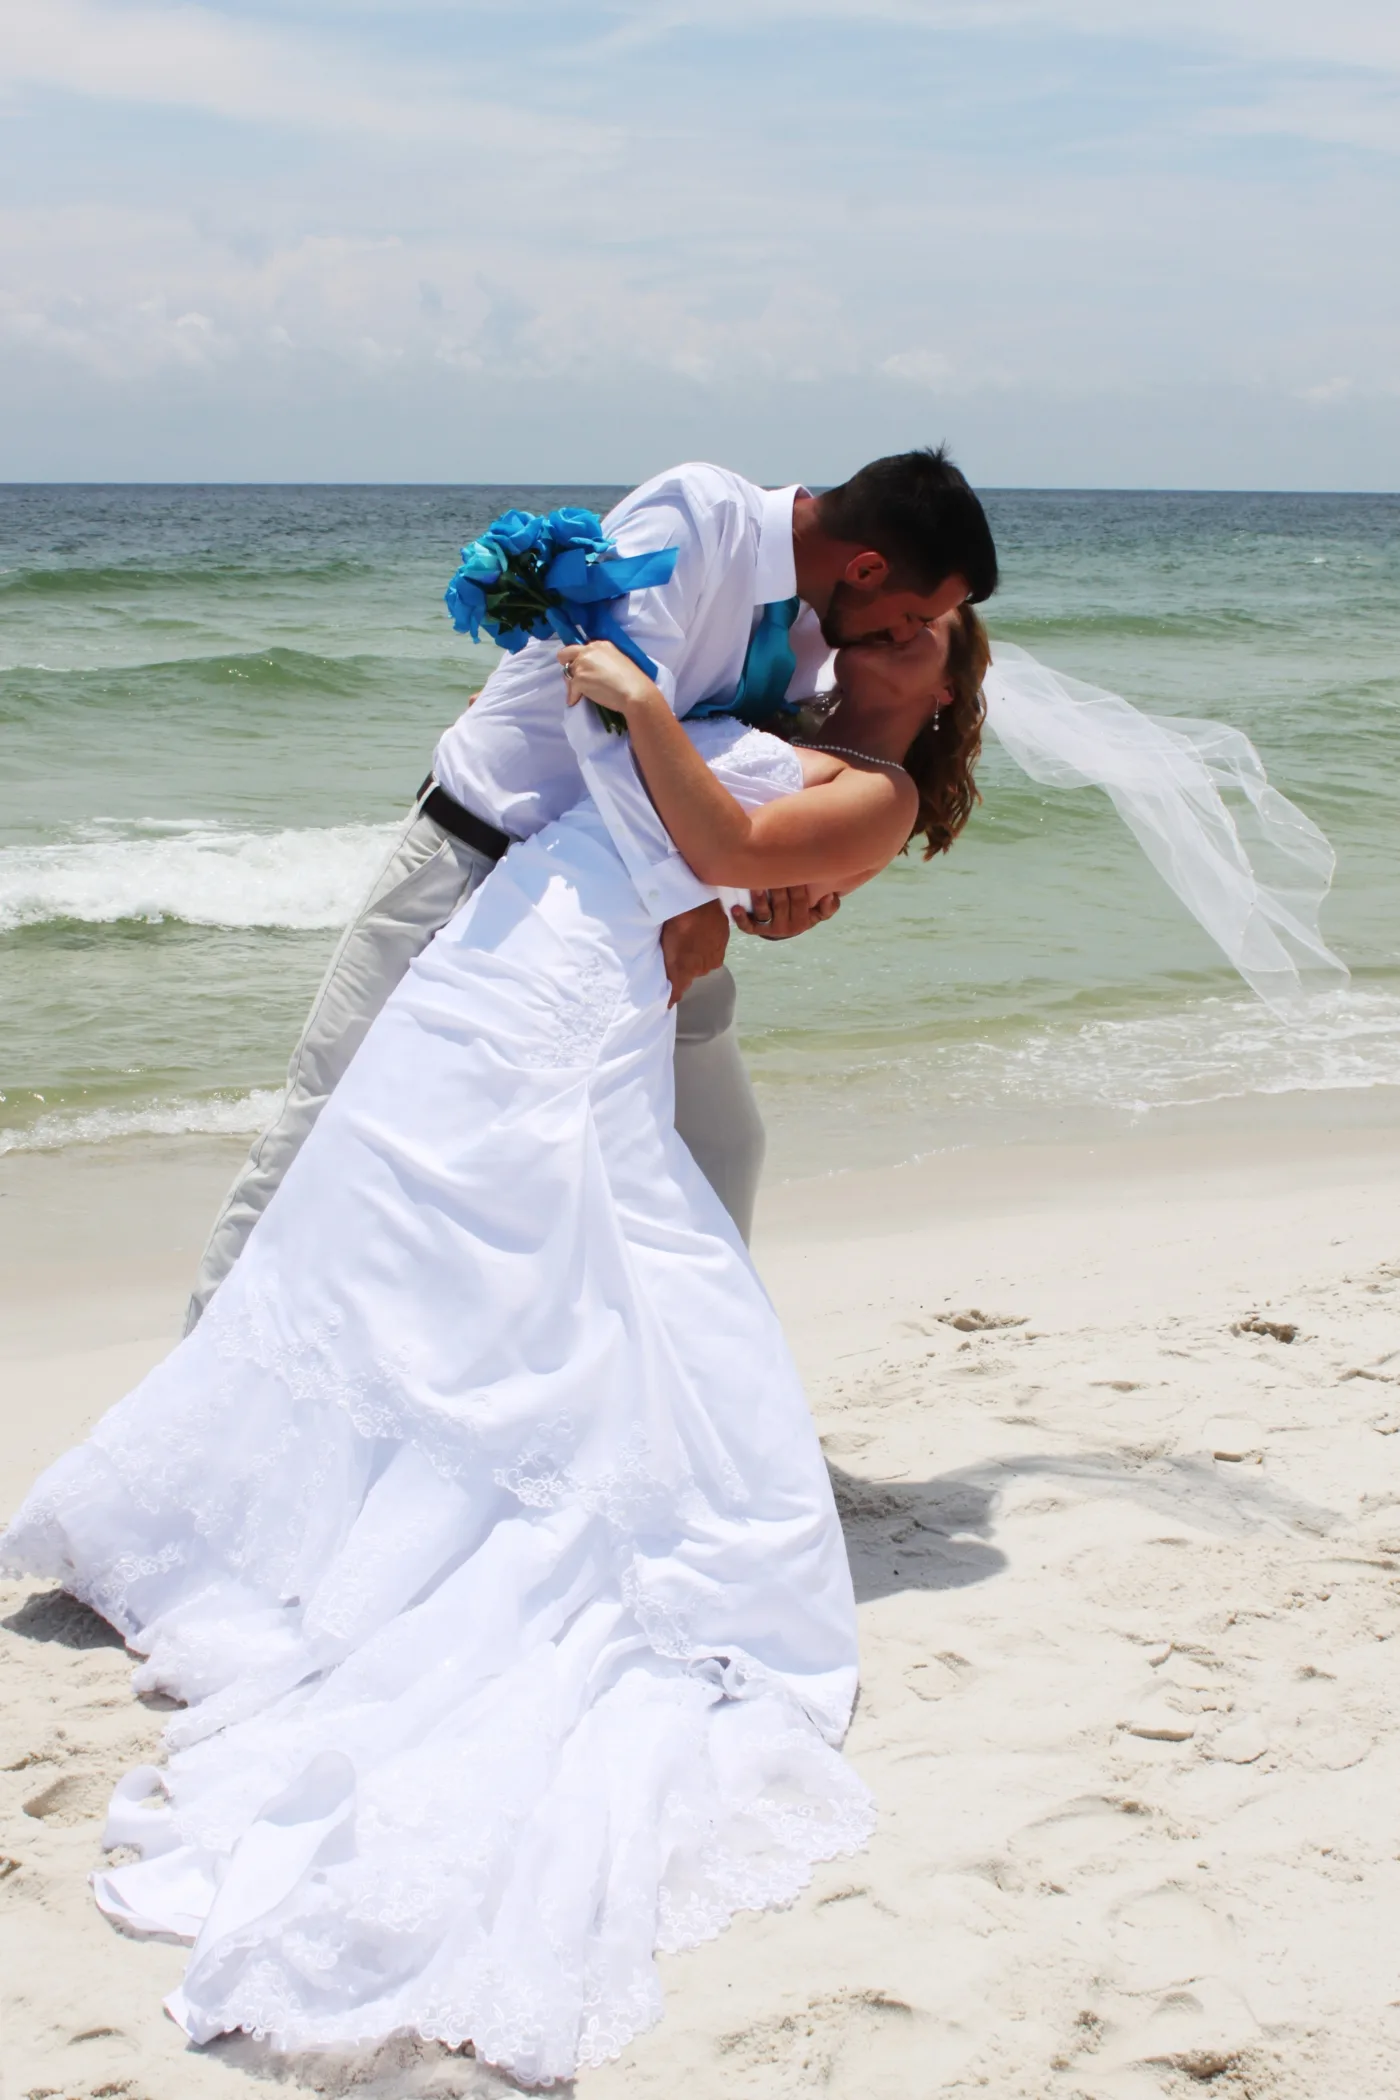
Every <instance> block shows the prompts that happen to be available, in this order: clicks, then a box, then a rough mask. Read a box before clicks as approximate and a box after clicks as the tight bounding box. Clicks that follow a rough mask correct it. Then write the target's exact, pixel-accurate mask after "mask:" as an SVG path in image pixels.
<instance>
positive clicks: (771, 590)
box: [753, 481, 810, 605]
mask: <svg viewBox="0 0 1400 2100" xmlns="http://www.w3.org/2000/svg"><path fill="white" fill-rule="evenodd" d="M809 493H810V491H808V490H807V489H804V488H803V486H802V484H801V482H800V481H795V482H794V483H793V485H792V487H791V488H786V489H765V490H764V491H763V507H762V509H761V510H760V512H759V517H758V563H757V566H756V568H755V571H754V586H753V590H754V598H753V602H754V604H755V605H773V604H775V603H776V602H777V601H778V600H779V599H780V598H795V597H796V596H797V569H796V566H795V564H794V561H793V553H792V506H793V503H794V502H795V501H796V499H797V497H799V496H805V495H808V494H809Z"/></svg>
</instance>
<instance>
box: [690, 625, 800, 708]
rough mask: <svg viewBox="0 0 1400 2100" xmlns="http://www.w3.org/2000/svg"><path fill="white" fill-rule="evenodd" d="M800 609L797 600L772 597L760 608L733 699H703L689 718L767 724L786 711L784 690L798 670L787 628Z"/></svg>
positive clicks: (785, 692) (785, 690) (785, 691)
mask: <svg viewBox="0 0 1400 2100" xmlns="http://www.w3.org/2000/svg"><path fill="white" fill-rule="evenodd" d="M801 610H802V600H801V599H800V598H775V599H774V601H773V603H772V604H771V605H765V606H764V607H763V608H762V611H761V615H760V618H759V622H758V625H757V627H755V629H754V631H753V633H752V634H751V635H750V636H749V647H748V654H747V655H746V656H745V658H744V668H743V670H742V671H741V672H740V674H739V683H738V685H737V686H736V687H735V689H734V698H733V699H732V700H719V699H715V700H702V701H701V702H700V705H699V706H698V707H692V708H691V709H690V710H689V712H690V715H691V717H696V716H700V717H704V716H708V715H737V716H738V718H739V720H740V721H741V722H748V723H751V724H754V723H759V722H769V721H771V720H772V719H773V717H774V715H777V714H782V713H783V712H785V710H786V704H787V689H788V686H789V684H790V683H791V681H792V674H793V672H794V671H795V670H796V669H797V658H796V657H795V656H794V655H793V653H792V641H791V639H790V637H789V634H788V629H789V628H790V627H791V626H792V623H793V621H794V620H795V619H796V618H797V615H798V613H799V612H800V611H801Z"/></svg>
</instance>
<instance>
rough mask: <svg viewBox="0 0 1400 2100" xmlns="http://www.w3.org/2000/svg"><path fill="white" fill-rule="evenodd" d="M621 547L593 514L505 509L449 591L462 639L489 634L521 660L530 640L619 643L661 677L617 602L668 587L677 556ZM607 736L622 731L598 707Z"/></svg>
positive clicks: (465, 557)
mask: <svg viewBox="0 0 1400 2100" xmlns="http://www.w3.org/2000/svg"><path fill="white" fill-rule="evenodd" d="M615 544H616V543H615V542H614V541H612V540H610V539H608V538H606V537H605V535H604V532H603V527H602V522H601V520H600V519H599V518H598V517H597V515H596V514H595V513H594V512H593V511H591V510H581V509H579V508H578V507H577V506H576V505H574V504H565V505H564V506H563V507H562V508H561V509H559V510H552V511H550V512H549V514H548V515H547V516H540V515H539V514H538V513H537V512H535V511H530V510H507V511H502V513H501V515H500V517H499V518H497V519H495V520H494V521H493V522H492V523H491V524H490V525H488V526H487V528H486V530H485V532H483V533H482V535H481V537H480V539H475V540H473V541H472V543H471V545H470V546H469V547H464V548H463V549H462V566H461V568H460V569H458V571H457V573H456V575H455V576H454V577H453V579H452V581H451V583H449V584H448V586H447V591H446V594H445V596H446V603H447V610H448V612H449V613H450V614H451V615H452V624H453V626H454V627H455V628H456V630H457V632H458V634H469V635H470V636H471V638H472V640H473V641H477V640H479V639H480V634H481V630H482V628H485V630H486V632H487V633H488V634H489V635H490V637H491V639H492V640H493V641H494V642H497V643H499V644H500V646H501V648H502V649H509V650H510V651H512V653H514V652H515V651H516V650H519V649H523V648H524V647H525V644H526V643H527V642H528V641H541V642H547V641H549V640H550V639H551V638H553V639H555V640H557V641H559V642H564V643H567V642H599V641H606V642H612V643H613V644H614V645H615V646H616V647H617V648H619V649H620V650H621V651H622V653H623V655H624V656H628V657H630V658H631V659H632V662H633V663H634V664H638V665H639V666H640V667H641V669H642V670H644V671H645V672H646V674H647V676H648V678H654V677H655V676H656V665H655V664H654V663H653V662H652V660H651V658H650V657H649V656H648V655H647V654H646V652H645V651H644V650H642V649H639V648H638V646H637V644H636V643H635V642H634V641H633V640H632V638H631V636H630V635H629V634H628V632H627V630H626V628H625V627H623V626H622V625H621V624H620V622H619V621H618V619H617V613H616V608H617V605H618V601H619V599H625V598H626V597H627V596H628V594H629V593H630V592H632V591H637V590H650V589H652V588H654V587H655V586H656V585H658V584H663V583H669V582H670V580H671V577H672V575H673V573H674V571H675V566H676V558H677V550H676V549H675V548H674V547H662V548H660V549H658V550H657V551H656V552H655V553H653V554H634V555H632V556H630V557H623V558H622V559H620V560H619V559H615V558H614V550H615ZM598 712H599V713H600V714H601V715H602V717H603V719H604V721H605V722H606V723H607V725H608V727H609V729H617V730H621V729H623V728H625V726H626V725H625V723H624V721H623V719H622V717H621V716H620V715H616V714H614V713H613V712H612V710H611V709H609V708H600V709H599V710H598Z"/></svg>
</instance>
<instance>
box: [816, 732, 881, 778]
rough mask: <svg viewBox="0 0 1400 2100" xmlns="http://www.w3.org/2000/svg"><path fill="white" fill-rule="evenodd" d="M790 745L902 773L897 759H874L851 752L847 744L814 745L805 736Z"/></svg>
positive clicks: (867, 753)
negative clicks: (826, 752) (858, 760)
mask: <svg viewBox="0 0 1400 2100" xmlns="http://www.w3.org/2000/svg"><path fill="white" fill-rule="evenodd" d="M792 743H793V748H794V749H795V750H798V751H832V752H834V753H835V754H836V756H837V757H838V758H858V759H860V761H861V763H862V764H863V765H867V766H889V767H891V768H892V769H893V771H894V772H896V773H902V772H903V771H904V767H903V766H902V765H901V764H900V762H899V760H898V759H897V758H876V757H874V756H873V754H872V753H871V752H869V751H853V750H852V749H851V746H850V745H849V744H814V743H812V742H811V741H810V739H809V738H807V737H805V736H804V737H796V736H795V737H794V738H793V739H792Z"/></svg>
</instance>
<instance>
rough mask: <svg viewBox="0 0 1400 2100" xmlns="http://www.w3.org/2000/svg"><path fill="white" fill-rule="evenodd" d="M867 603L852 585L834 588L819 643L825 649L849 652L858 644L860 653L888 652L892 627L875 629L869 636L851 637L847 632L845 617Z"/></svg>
mask: <svg viewBox="0 0 1400 2100" xmlns="http://www.w3.org/2000/svg"><path fill="white" fill-rule="evenodd" d="M869 602H870V601H869V599H867V598H865V597H863V596H862V594H861V592H859V591H858V590H857V589H856V588H855V586H854V584H850V583H838V584H837V586H836V588H835V589H834V590H833V591H832V594H831V603H830V604H829V605H828V606H827V609H826V611H825V612H824V613H823V614H822V640H823V641H824V642H825V643H826V646H827V648H828V649H849V648H851V647H852V646H854V645H855V644H859V646H860V647H861V648H862V649H888V648H892V647H893V646H894V641H895V635H894V629H893V628H892V627H876V628H873V629H872V630H871V632H870V633H869V634H853V633H851V632H849V631H848V630H847V627H846V624H845V619H844V615H845V614H846V613H848V612H850V611H851V609H852V608H853V607H854V606H857V605H868V604H869Z"/></svg>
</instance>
